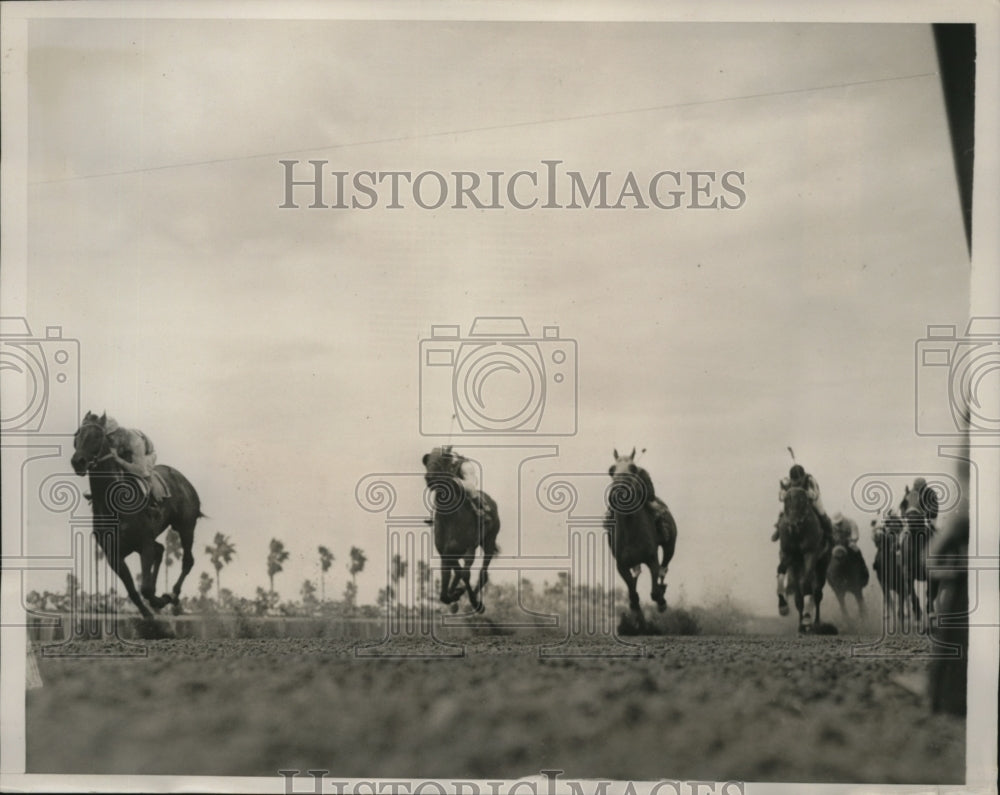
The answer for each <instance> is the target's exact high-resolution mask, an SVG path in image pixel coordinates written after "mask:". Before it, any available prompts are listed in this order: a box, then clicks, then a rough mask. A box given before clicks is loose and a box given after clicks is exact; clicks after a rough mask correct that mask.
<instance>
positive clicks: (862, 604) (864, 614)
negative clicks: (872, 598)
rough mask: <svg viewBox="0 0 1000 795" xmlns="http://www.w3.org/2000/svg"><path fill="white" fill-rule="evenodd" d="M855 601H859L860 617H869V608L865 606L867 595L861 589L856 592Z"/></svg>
mask: <svg viewBox="0 0 1000 795" xmlns="http://www.w3.org/2000/svg"><path fill="white" fill-rule="evenodd" d="M854 601H856V602H857V603H858V618H861V619H862V620H863V619H865V618H867V617H868V608H866V607H865V596H864V594H863V593H861V591H860V590H857V591H855V592H854Z"/></svg>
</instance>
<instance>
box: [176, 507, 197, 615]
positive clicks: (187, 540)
mask: <svg viewBox="0 0 1000 795" xmlns="http://www.w3.org/2000/svg"><path fill="white" fill-rule="evenodd" d="M174 530H176V531H177V535H178V536H180V539H181V549H182V550H183V554H182V555H181V573H180V576H179V577H178V578H177V582H175V583H174V587H173V588H172V589H171V596H170V601H172V602H173V603H174V612H175V613H177V612H180V609H181V586H182V585H183V584H184V580H185V579H186V578H187V576H188V574H189V573H190V572H191V569H192V568H193V567H194V555H193V554H192V553H191V547H193V546H194V522H191V523H190V524H182V525H180V526H177V525H174Z"/></svg>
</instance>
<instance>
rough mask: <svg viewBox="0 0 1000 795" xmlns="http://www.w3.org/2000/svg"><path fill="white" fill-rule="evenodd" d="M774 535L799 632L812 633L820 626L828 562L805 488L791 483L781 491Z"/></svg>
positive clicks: (816, 519)
mask: <svg viewBox="0 0 1000 795" xmlns="http://www.w3.org/2000/svg"><path fill="white" fill-rule="evenodd" d="M778 534H779V538H780V542H781V559H782V564H783V567H784V568H785V570H786V572H787V575H786V578H785V582H786V583H787V585H786V587H790V588H791V589H792V590H793V591H794V593H795V607H796V608H797V609H798V611H799V632H812V631H813V630H814V629H816V628H817V627H819V626H820V617H819V608H820V603H821V602H822V601H823V585H824V584H825V583H826V570H827V566H828V565H829V563H830V545H829V544H828V543H827V540H826V537H825V535H824V533H823V527H822V525H820V521H819V516H818V515H817V513H816V511H815V509H814V508H813V505H812V501H811V500H810V499H809V496H808V495H807V494H806V491H805V489H803V488H801V487H799V486H792V487H790V488H789V489H788V490H787V492H786V493H785V510H784V513H783V514H782V517H781V521H779V522H778Z"/></svg>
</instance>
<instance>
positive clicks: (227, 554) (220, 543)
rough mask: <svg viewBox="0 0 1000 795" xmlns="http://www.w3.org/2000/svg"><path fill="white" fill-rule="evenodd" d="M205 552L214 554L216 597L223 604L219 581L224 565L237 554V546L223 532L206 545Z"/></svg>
mask: <svg viewBox="0 0 1000 795" xmlns="http://www.w3.org/2000/svg"><path fill="white" fill-rule="evenodd" d="M205 552H207V553H208V554H209V555H211V556H212V567H213V568H214V569H215V599H216V601H217V602H219V604H222V602H221V598H220V596H219V582H220V581H221V577H220V576H219V575H220V574H221V573H222V567H223V566H225V565H226V564H227V563H229V562H231V561H232V559H233V555H235V554H236V546H235V545H234V544H233V543H232V542H230V540H229V539H228V538H227V537H226V536H224V535H223V534H222V533H216V534H215V543H214V544H213V545H211V546H207V547H205Z"/></svg>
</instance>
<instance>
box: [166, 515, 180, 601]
mask: <svg viewBox="0 0 1000 795" xmlns="http://www.w3.org/2000/svg"><path fill="white" fill-rule="evenodd" d="M164 540H165V541H166V542H167V543H166V544H164V547H165V549H164V551H163V579H164V580H166V582H165V583H164V584H163V590H165V591H167V590H170V563H171V562H172V561H175V560H180V559H181V555H182V554H183V550H182V549H181V537H180V535H178V533H177V531H176V530H174V529H173V528H172V527H171V528H170V529H169V530H167V535H166V538H164Z"/></svg>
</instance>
